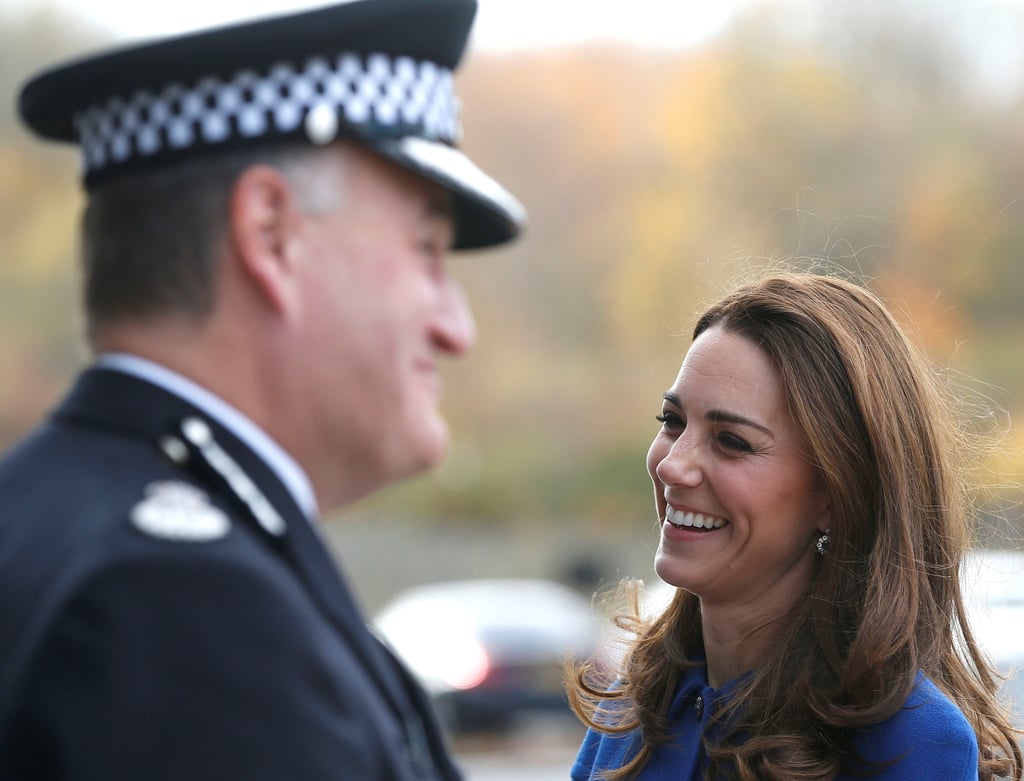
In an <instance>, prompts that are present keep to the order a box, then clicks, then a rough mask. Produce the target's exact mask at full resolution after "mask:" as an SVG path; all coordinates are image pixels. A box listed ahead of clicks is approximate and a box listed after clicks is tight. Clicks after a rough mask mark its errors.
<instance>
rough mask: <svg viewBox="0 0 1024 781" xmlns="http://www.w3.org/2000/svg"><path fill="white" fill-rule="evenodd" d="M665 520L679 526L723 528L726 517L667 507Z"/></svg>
mask: <svg viewBox="0 0 1024 781" xmlns="http://www.w3.org/2000/svg"><path fill="white" fill-rule="evenodd" d="M665 520H666V521H668V522H669V523H671V524H672V525H673V526H677V527H679V528H683V527H692V528H694V529H721V528H722V527H723V526H725V519H724V518H715V517H713V516H711V515H702V514H700V513H686V512H683V511H682V510H675V509H673V508H672V507H666V508H665Z"/></svg>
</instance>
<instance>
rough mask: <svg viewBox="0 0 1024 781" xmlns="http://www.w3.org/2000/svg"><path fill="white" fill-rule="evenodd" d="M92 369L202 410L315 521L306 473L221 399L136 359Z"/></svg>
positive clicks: (100, 361)
mask: <svg viewBox="0 0 1024 781" xmlns="http://www.w3.org/2000/svg"><path fill="white" fill-rule="evenodd" d="M95 365H96V366H98V367H101V368H104V369H113V370H114V371H119V372H123V373H124V374H130V375H132V376H134V377H138V378H139V379H142V380H145V381H147V382H150V383H152V384H153V385H157V386H159V387H161V388H163V389H164V390H166V391H169V392H171V393H173V394H174V395H175V396H178V397H179V398H182V399H184V400H185V401H187V402H189V403H190V404H192V405H193V406H195V407H198V408H199V409H201V410H202V411H203V412H205V413H206V414H207V415H209V416H210V417H211V418H213V419H214V420H216V421H217V422H218V423H220V424H221V425H222V426H224V427H225V428H226V429H228V430H229V431H230V432H231V433H232V434H234V435H235V436H236V437H238V438H239V439H240V440H242V442H244V443H245V444H246V445H248V446H249V447H250V448H251V449H252V450H253V452H255V453H256V454H257V455H259V456H260V458H262V459H263V460H264V461H265V462H266V464H267V466H269V467H270V469H271V470H272V471H273V472H274V473H275V474H276V475H277V476H278V478H280V480H281V482H282V483H284V486H285V488H286V489H287V490H288V492H289V493H290V494H291V495H292V498H293V499H294V500H295V502H296V504H298V506H299V507H300V508H301V509H302V511H303V512H304V513H305V514H306V517H307V518H309V519H310V520H312V519H314V518H316V517H317V514H318V508H317V504H316V495H315V494H314V492H313V485H312V483H311V482H310V480H309V476H308V475H307V474H306V472H305V470H304V469H303V468H302V467H301V466H299V463H298V462H297V461H296V460H295V459H294V458H292V457H291V456H290V455H289V454H288V453H287V451H285V449H284V448H282V447H281V446H280V445H279V444H277V442H275V441H274V440H273V439H272V438H271V437H270V436H269V435H268V434H267V433H266V432H265V431H264V430H263V429H261V428H260V427H259V426H257V425H256V424H255V423H253V422H252V420H250V419H249V418H248V417H246V416H245V415H243V414H242V413H241V412H239V411H238V410H237V409H236V408H235V407H233V406H231V405H230V404H228V403H227V402H226V401H224V400H223V399H222V398H220V397H219V396H216V395H214V394H213V393H211V392H210V391H208V390H206V388H203V387H202V386H200V385H197V384H196V383H194V382H192V381H191V380H189V379H187V378H185V377H183V376H181V375H180V374H178V373H177V372H174V371H171V370H170V369H168V368H167V367H165V366H161V365H159V364H156V363H153V362H152V361H148V360H146V359H145V358H140V357H138V356H137V355H129V354H128V353H102V354H101V355H99V356H97V357H96V362H95Z"/></svg>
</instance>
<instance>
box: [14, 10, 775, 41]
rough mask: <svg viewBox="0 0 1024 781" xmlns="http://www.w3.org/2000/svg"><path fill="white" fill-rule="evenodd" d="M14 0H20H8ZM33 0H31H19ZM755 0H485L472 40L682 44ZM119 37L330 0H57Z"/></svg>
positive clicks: (716, 26)
mask: <svg viewBox="0 0 1024 781" xmlns="http://www.w3.org/2000/svg"><path fill="white" fill-rule="evenodd" d="M7 2H8V3H9V4H11V3H13V4H17V3H16V2H15V0H7ZM20 2H22V3H31V2H33V0H20ZM756 2H757V0H627V2H625V3H623V2H619V3H609V2H603V1H602V0H480V2H479V11H478V12H477V19H476V25H475V27H474V30H473V39H472V45H473V46H474V47H478V48H482V49H488V50H503V49H509V48H520V47H532V46H547V45H553V44H555V45H557V44H565V43H577V42H580V41H587V40H595V39H603V40H624V41H629V42H639V43H647V44H652V45H655V46H669V47H684V46H688V45H692V44H693V43H695V42H698V41H700V40H703V39H705V38H707V37H708V36H710V35H713V34H714V33H715V32H717V31H719V30H720V29H721V28H722V26H723V25H724V24H725V23H726V22H727V21H728V20H729V19H730V17H731V16H732V15H733V14H734V13H735V11H736V10H738V9H740V8H744V7H747V6H751V5H754V4H755V3H756ZM57 4H58V6H65V7H67V8H69V9H73V10H74V11H75V12H76V13H79V14H81V15H82V16H85V17H91V18H92V19H93V20H95V21H98V22H99V23H101V24H102V25H103V26H104V27H107V28H109V29H110V30H111V31H113V32H114V33H115V34H117V35H118V37H125V38H135V37H148V36H153V35H160V34H165V33H176V32H183V31H186V30H190V29H195V28H198V27H205V26H209V25H213V24H220V23H224V22H231V21H235V20H238V19H240V18H249V17H253V16H262V15H267V14H273V13H281V12H286V11H289V10H296V9H301V8H312V7H316V6H320V5H325V4H326V2H325V0H167V2H159V3H149V2H143V1H140V0H57Z"/></svg>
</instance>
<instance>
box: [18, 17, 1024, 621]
mask: <svg viewBox="0 0 1024 781" xmlns="http://www.w3.org/2000/svg"><path fill="white" fill-rule="evenodd" d="M485 1H486V0H485ZM47 8H48V6H47V5H46V4H45V3H40V4H39V6H38V10H37V11H35V12H33V13H24V12H21V13H14V11H13V6H12V7H11V8H8V7H6V6H5V5H4V4H3V3H2V2H0V85H2V87H3V90H4V93H5V94H6V95H8V96H10V97H9V98H8V99H7V106H8V107H10V105H11V104H12V101H13V95H14V94H15V92H16V85H17V84H18V82H19V81H20V80H21V79H22V78H23V76H24V75H25V74H26V73H28V72H30V71H31V70H33V68H34V67H35V66H36V65H38V64H40V63H41V62H45V61H50V60H52V59H53V58H54V57H55V56H59V55H63V54H66V53H69V52H77V51H83V50H86V49H88V48H90V47H91V46H92V45H93V44H95V43H96V42H97V41H98V40H100V39H101V38H102V36H101V35H100V34H99V33H97V32H96V31H94V30H90V29H88V28H85V27H82V26H78V27H74V26H70V20H68V19H67V18H66V16H65V17H61V16H59V15H57V14H56V13H55V12H53V11H52V10H47ZM652 23H653V22H652ZM1022 33H1024V9H1021V8H1018V7H1017V6H1016V5H1015V4H1012V3H1000V2H997V0H989V2H985V3H967V2H964V0H960V1H959V2H937V3H925V2H924V1H923V0H893V1H892V2H887V3H880V2H873V3H858V2H853V0H845V1H841V2H831V3H828V4H824V3H818V4H807V3H803V4H796V5H794V4H789V5H777V4H770V3H764V4H759V5H753V6H751V7H750V8H748V10H746V11H745V12H744V13H742V14H741V15H739V16H737V17H736V18H735V19H734V20H733V22H732V23H731V24H730V26H729V27H728V28H727V29H726V30H725V31H724V32H723V33H722V34H720V35H717V36H716V37H714V38H713V39H710V40H707V41H705V42H703V43H702V44H700V45H699V46H695V47H690V48H684V49H678V50H667V49H665V48H661V49H645V48H641V47H639V46H637V47H630V46H626V45H622V44H618V45H612V44H606V45H598V44H593V45H586V46H576V47H573V48H559V49H552V48H547V49H538V50H534V51H525V52H524V51H516V52H512V53H503V54H499V53H493V52H491V53H489V52H482V51H477V52H474V57H473V58H472V59H471V60H470V65H469V67H467V68H466V69H465V70H464V71H463V72H462V74H461V75H460V90H461V93H462V97H463V101H464V105H465V124H466V146H467V149H468V151H469V152H470V153H471V154H472V155H473V156H474V157H475V158H477V159H478V160H479V161H480V162H481V164H482V165H483V166H484V167H485V168H486V169H488V170H491V171H493V172H495V173H496V174H497V175H498V177H499V178H500V179H501V180H502V181H503V182H505V183H506V184H507V185H508V186H509V187H510V189H512V190H513V192H515V193H517V195H519V196H520V197H521V198H522V200H523V201H524V202H525V203H526V205H527V206H528V208H529V210H530V213H531V222H530V225H529V229H528V233H527V234H526V236H525V237H524V239H523V240H522V241H520V242H519V243H518V244H516V245H515V246H513V247H511V248H509V249H506V250H501V251H499V252H496V253H488V255H487V256H485V257H481V258H476V257H467V258H465V259H461V260H459V259H457V260H456V261H455V266H456V270H457V274H458V275H459V276H461V277H462V279H463V280H464V281H465V284H466V286H467V288H468V291H469V294H470V297H471V299H472V300H473V301H474V305H475V311H476V314H477V318H478V321H479V327H480V344H479V347H478V349H477V350H476V352H475V353H473V354H472V355H471V356H470V357H469V358H468V359H467V360H465V361H462V362H459V363H457V364H452V365H450V366H448V367H447V376H446V382H447V390H446V397H445V406H446V410H447V414H448V416H449V419H450V421H451V424H452V430H453V432H454V442H453V449H452V453H451V456H450V458H449V459H448V462H447V463H446V464H445V466H444V467H443V468H442V469H441V470H440V472H439V473H437V474H436V475H431V476H428V477H424V478H422V479H419V480H416V481H413V482H412V483H409V484H408V485H406V486H403V487H402V488H400V489H398V490H395V491H390V492H387V493H385V494H382V495H381V496H379V497H376V498H374V499H371V500H369V501H366V502H364V503H362V504H360V505H359V506H357V507H354V508H351V509H349V510H348V511H346V512H345V513H344V516H345V517H344V522H343V523H338V524H334V525H332V527H331V534H332V539H334V540H335V541H336V543H337V544H338V546H339V547H340V548H341V549H342V550H343V551H351V550H352V549H353V548H357V549H359V550H366V551H370V553H368V554H367V555H365V556H364V555H358V556H351V555H350V556H347V557H346V559H347V562H348V563H349V566H350V568H351V569H353V570H354V571H355V573H354V574H355V576H356V577H355V579H356V580H357V582H359V583H360V585H361V586H362V587H363V588H364V589H365V590H366V592H367V593H368V595H369V602H370V603H371V605H372V604H374V603H375V602H376V601H378V599H379V597H378V596H377V595H378V594H379V593H383V592H385V591H388V590H390V591H392V592H393V591H394V590H397V588H398V587H400V586H401V585H402V583H403V582H415V581H417V580H427V579H431V574H430V573H431V570H428V567H430V566H433V567H435V568H440V571H444V572H445V575H446V576H452V575H457V574H482V573H488V574H502V573H509V574H548V575H550V574H554V573H556V572H557V571H563V572H568V571H569V570H570V569H576V570H579V569H580V567H581V561H582V560H583V559H585V558H588V557H589V558H592V559H594V560H595V561H599V562H600V563H601V564H602V565H603V566H606V568H607V571H608V573H609V575H614V573H615V572H619V573H627V572H628V573H629V574H638V575H640V576H647V575H648V574H649V572H650V554H651V551H652V549H653V546H654V545H655V544H656V539H655V537H654V535H653V533H652V531H651V530H652V528H653V522H654V518H653V513H652V512H651V509H650V508H651V499H650V496H649V493H650V489H649V484H648V480H647V476H646V473H645V469H644V464H643V457H644V453H645V451H646V448H647V445H648V442H649V440H650V437H651V436H652V435H653V433H654V431H655V429H656V424H655V422H654V419H653V416H654V415H655V414H656V412H657V411H658V409H659V401H660V394H661V392H662V390H663V389H664V388H665V387H667V385H668V384H669V383H670V382H671V380H672V378H673V377H674V374H675V371H676V369H677V366H678V362H679V360H680V359H681V357H682V355H683V353H684V351H685V349H686V345H687V342H688V339H687V332H688V330H689V329H690V327H691V326H692V323H693V320H694V317H695V314H696V313H697V312H698V311H699V310H700V308H701V307H702V305H703V304H705V303H707V302H708V301H709V300H710V299H711V298H713V297H715V296H717V295H718V294H719V293H720V292H722V291H723V290H724V289H725V288H726V287H727V286H728V285H729V284H731V283H732V282H734V281H735V280H736V279H738V278H741V277H743V276H745V275H749V274H751V273H756V272H757V271H759V270H762V269H765V268H770V267H776V266H779V265H785V266H787V267H789V268H794V267H795V268H814V269H828V270H831V271H833V272H836V273H845V274H848V275H851V276H853V277H854V278H855V279H858V280H860V281H863V282H865V283H866V284H868V285H869V286H870V287H871V288H872V289H874V290H875V291H876V292H878V293H879V294H880V295H882V296H883V297H884V298H885V299H886V300H887V301H888V302H889V303H890V304H891V305H892V307H893V308H894V310H895V311H896V312H897V314H898V316H899V317H900V319H901V320H902V321H903V322H904V323H906V324H907V326H908V327H910V328H911V330H912V332H913V334H914V336H915V338H916V339H917V340H918V341H919V342H920V343H921V344H922V345H924V347H925V348H926V349H927V351H928V353H929V354H930V356H931V357H932V359H933V360H934V362H935V365H936V367H937V368H938V369H940V370H944V371H949V372H951V373H953V374H954V375H958V376H960V377H961V378H962V381H964V382H965V383H966V387H967V390H968V391H969V392H970V393H971V394H983V395H984V396H985V397H987V398H988V399H989V402H988V406H989V408H990V412H991V414H987V415H986V414H982V415H978V416H977V420H976V423H977V426H978V427H979V431H983V432H986V433H987V434H989V435H993V436H1002V437H1003V439H1002V441H1001V444H1000V446H999V447H998V448H997V449H996V451H995V454H994V456H993V458H992V459H991V461H990V462H989V463H988V464H986V475H987V477H986V484H987V486H988V488H989V489H990V490H989V491H988V499H987V504H986V506H985V508H984V512H983V519H984V522H985V526H984V529H985V530H986V531H983V532H982V534H981V536H982V538H983V539H984V541H987V542H998V543H999V544H1012V543H1013V542H1014V541H1016V543H1017V544H1020V541H1021V539H1022V537H1024V531H1022V522H1021V511H1020V502H1021V498H1022V497H1021V493H1022V491H1024V488H1022V486H1024V458H1022V455H1021V454H1022V450H1024V429H1022V428H1021V427H1020V426H1019V425H1017V426H1014V425H1012V423H1011V421H1012V420H1016V419H1018V418H1019V414H1017V413H1020V412H1024V354H1022V345H1024V265H1022V263H1021V258H1022V251H1024V219H1022V216H1024V215H1022V211H1024V207H1022V206H1021V205H1020V203H1021V202H1020V199H1021V196H1022V195H1024V83H1022V80H1021V76H1022V75H1024V73H1022V72H1019V71H1018V69H1017V68H1016V67H1015V66H1017V65H1019V64H1020V62H1019V61H1018V60H1015V59H1014V57H1013V51H1014V49H1013V46H1012V45H1011V43H1012V42H1013V41H1017V40H1019V39H1020V36H1021V34H1022ZM8 111H9V108H6V109H5V113H0V171H2V177H0V246H2V247H3V261H2V262H0V364H2V365H0V372H2V376H3V378H4V379H3V381H2V383H0V440H2V441H3V442H4V443H9V442H10V441H12V440H13V439H14V438H15V437H16V436H18V435H19V434H21V433H23V432H24V431H25V430H27V428H28V427H29V426H31V425H32V423H33V422H34V421H35V420H37V419H38V417H39V416H40V415H42V414H43V413H44V411H45V410H46V409H47V408H48V407H50V406H51V405H52V404H53V403H54V402H55V401H56V399H57V398H58V397H59V395H60V394H61V392H62V389H63V386H64V385H65V384H66V382H67V381H68V379H69V378H70V377H71V376H72V374H73V373H74V371H75V370H76V368H77V367H78V366H79V365H80V364H81V362H82V361H83V360H84V350H83V349H82V348H81V340H80V337H79V336H78V323H79V315H78V312H77V307H78V301H77V290H76V287H77V270H76V261H75V250H74V232H75V225H76V223H77V213H78V210H79V208H80V205H81V198H80V196H79V195H78V193H77V188H76V187H75V186H74V180H75V177H76V172H77V161H76V159H75V156H74V154H72V153H71V152H70V151H69V150H65V149H58V148H56V147H50V148H47V147H44V146H42V145H40V144H38V143H31V142H29V141H28V140H27V138H26V136H25V134H24V132H23V131H22V130H21V129H20V128H19V127H18V126H17V123H16V122H15V121H14V119H13V116H12V114H10V113H6V112H8ZM968 378H969V379H968ZM383 518H387V519H389V523H388V524H387V525H386V526H382V525H381V524H380V520H381V519H383ZM996 531H998V534H996V533H995V532H996ZM427 540H432V541H433V542H434V543H436V546H437V547H438V548H443V549H444V550H446V551H448V553H447V554H443V553H437V554H434V553H432V554H430V555H427V556H424V557H423V559H424V563H423V565H422V569H419V568H417V567H416V566H415V565H410V564H409V562H408V559H409V558H414V559H417V560H418V558H419V557H406V560H405V563H404V565H403V567H402V568H400V569H401V571H400V572H395V571H392V570H390V569H388V568H386V567H385V568H382V567H381V566H380V562H381V560H382V558H383V559H386V558H387V557H388V555H389V553H390V554H393V552H394V551H395V550H396V549H398V550H403V549H404V550H416V551H419V550H422V546H423V545H425V544H426V541H427ZM403 546H404V548H403ZM428 560H429V562H430V564H429V565H428V563H427V561H428ZM591 569H592V568H591ZM637 570H639V571H637Z"/></svg>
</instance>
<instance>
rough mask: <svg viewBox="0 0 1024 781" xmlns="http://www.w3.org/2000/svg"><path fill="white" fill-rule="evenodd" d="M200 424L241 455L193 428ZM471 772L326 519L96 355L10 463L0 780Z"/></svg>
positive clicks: (397, 777)
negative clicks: (373, 611)
mask: <svg viewBox="0 0 1024 781" xmlns="http://www.w3.org/2000/svg"><path fill="white" fill-rule="evenodd" d="M196 420H202V421H205V424H206V426H208V427H209V430H210V431H211V432H212V434H213V437H212V441H213V442H214V443H215V445H216V449H217V451H218V452H219V453H220V454H221V456H222V457H221V458H220V461H221V462H223V461H224V460H225V459H224V458H223V457H226V458H227V459H228V460H230V461H231V462H233V463H234V464H235V465H237V467H238V470H236V471H235V472H234V473H230V474H229V473H228V472H226V471H225V469H224V464H223V463H211V461H214V462H216V461H217V460H218V459H216V458H213V459H211V457H210V453H206V454H205V455H204V453H202V452H200V450H201V448H197V447H196V445H195V443H192V442H189V441H188V439H187V438H186V437H183V436H182V428H181V427H182V423H183V422H184V421H192V422H193V423H195V422H196ZM200 427H201V428H202V426H200ZM168 442H169V443H171V444H172V445H176V447H169V446H168V444H167V443H168ZM165 451H167V452H166V453H165ZM168 453H170V454H171V456H173V457H169V455H168ZM214 455H216V453H215V454H214ZM238 472H240V473H241V475H242V477H241V478H239V479H240V480H241V483H242V485H241V488H245V487H246V485H245V484H246V482H247V481H246V479H245V478H248V481H249V482H248V485H249V488H250V489H253V490H250V491H249V492H248V493H246V492H245V491H240V490H239V479H235V480H234V483H231V479H230V476H231V474H234V477H235V478H238ZM225 475H228V477H225ZM229 483H231V484H229ZM263 499H265V500H266V501H267V502H269V505H270V507H271V508H272V510H271V512H270V515H271V516H273V517H274V518H277V519H278V520H283V525H282V526H281V527H280V528H279V529H277V530H276V532H275V531H273V530H271V531H268V529H267V528H265V527H266V526H267V524H266V522H265V519H264V523H263V524H262V525H261V522H260V520H259V518H258V517H257V513H256V512H254V508H255V509H260V508H258V507H257V506H256V505H257V504H259V502H261V501H262V500H263ZM263 509H266V505H265V503H264V507H263ZM271 528H272V527H271ZM459 777H460V776H459V773H458V771H457V770H456V769H455V767H454V766H453V764H452V762H451V761H450V759H449V758H448V755H447V754H446V751H445V748H444V745H443V740H442V738H441V735H440V731H439V729H438V727H437V723H436V721H435V719H434V717H433V715H432V713H431V709H430V706H429V703H428V702H427V700H426V698H425V696H424V694H423V693H422V690H421V689H420V688H419V687H418V686H417V685H416V684H415V683H414V682H413V681H412V680H411V679H410V677H409V675H408V674H407V673H406V672H405V670H404V669H403V668H402V667H401V665H400V664H399V663H398V662H397V661H396V660H395V658H394V657H393V656H392V655H391V654H390V653H389V652H388V651H387V650H386V649H385V648H384V647H383V645H381V644H380V643H379V642H378V641H377V640H376V638H374V637H373V635H371V633H370V632H369V631H368V630H367V628H366V626H365V621H364V619H363V617H362V616H361V614H360V611H359V609H358V608H357V606H356V605H355V603H354V602H353V599H352V597H351V595H350V592H349V590H348V589H347V587H346V586H345V584H344V582H343V581H342V578H341V576H340V574H339V572H338V570H337V568H336V566H335V564H334V562H333V561H332V559H331V557H330V555H329V553H328V552H327V550H326V549H325V547H324V545H323V544H322V542H321V540H320V539H319V538H318V536H317V534H316V532H315V530H314V529H313V528H312V527H311V525H310V522H309V520H308V519H307V518H306V517H305V515H304V514H303V513H302V511H301V510H300V509H299V507H298V506H297V505H296V504H295V501H294V499H293V498H292V496H291V495H290V494H289V492H288V491H287V490H286V489H285V487H284V485H283V484H282V483H281V481H280V480H279V479H278V477H277V476H276V475H275V473H274V472H273V471H272V470H271V469H270V468H268V466H267V465H266V464H265V463H264V462H263V461H262V460H261V459H260V458H259V457H257V456H256V455H255V454H254V453H253V452H252V451H251V450H250V449H249V448H248V447H247V446H245V445H244V444H243V443H242V442H241V441H239V440H238V439H237V438H236V437H234V436H233V435H232V434H231V433H229V432H228V431H227V430H226V429H224V428H223V427H221V426H220V425H218V423H217V422H216V421H213V420H210V419H209V418H205V417H204V416H203V414H202V413H201V412H200V411H199V410H198V409H196V408H195V407H193V406H191V405H190V404H188V403H186V402H184V401H182V400H181V399H179V398H178V397H177V396H175V395H173V394H171V393H169V392H167V391H165V390H163V389H161V388H159V387H156V386H154V385H152V384H150V383H148V382H146V381H144V380H140V379H138V378H136V377H133V376H129V375H127V374H122V373H120V372H116V371H111V370H108V369H101V368H93V369H90V370H88V371H86V372H85V373H84V374H83V375H82V376H81V377H80V379H79V381H78V383H77V385H76V387H75V388H74V389H73V391H72V392H71V394H70V396H69V397H68V398H67V399H66V400H65V401H64V403H63V404H62V405H61V406H60V407H59V409H58V410H57V411H56V413H55V414H54V415H53V416H52V418H51V419H50V420H49V421H48V422H46V423H45V424H44V425H43V426H41V427H40V428H39V429H38V430H36V431H35V432H34V433H33V434H32V435H30V436H29V437H28V439H26V440H25V441H24V442H22V443H20V444H19V445H18V446H17V447H15V449H14V450H12V451H11V452H10V453H8V454H7V455H6V456H5V457H4V459H3V460H2V462H0V779H2V780H3V781H8V780H9V779H34V780H35V779H40V780H42V779H61V780H62V781H63V780H67V779H96V780H97V781H129V779H130V780H131V781H161V780H162V779H167V780H168V781H170V780H171V779H174V781H185V780H186V779H188V780H189V781H202V780H203V779H211V780H212V779H217V781H224V780H225V779H230V780H238V781H243V780H246V781H261V780H263V779H265V780H266V781H284V780H285V779H296V780H297V781H320V780H321V779H352V780H353V781H377V780H378V779H379V780H380V781H392V780H394V781H435V780H436V781H441V780H442V779H444V780H449V779H458V778H459Z"/></svg>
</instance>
